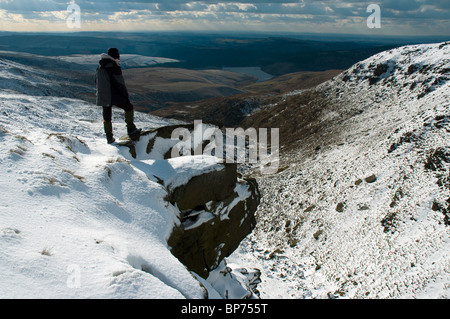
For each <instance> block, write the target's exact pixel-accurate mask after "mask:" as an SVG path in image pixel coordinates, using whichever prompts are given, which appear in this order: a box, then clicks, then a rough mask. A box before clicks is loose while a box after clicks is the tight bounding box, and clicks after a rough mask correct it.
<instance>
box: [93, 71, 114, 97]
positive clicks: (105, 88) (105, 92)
mask: <svg viewBox="0 0 450 319" xmlns="http://www.w3.org/2000/svg"><path fill="white" fill-rule="evenodd" d="M95 84H96V98H97V105H100V106H111V82H110V76H109V74H108V72H107V71H106V70H105V69H104V68H98V69H97V72H96V77H95Z"/></svg>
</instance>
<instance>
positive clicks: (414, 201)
mask: <svg viewBox="0 0 450 319" xmlns="http://www.w3.org/2000/svg"><path fill="white" fill-rule="evenodd" d="M449 57H450V43H441V44H426V45H425V44H424V45H414V46H406V47H402V48H398V49H394V50H391V51H387V52H383V53H380V54H378V55H375V56H373V57H371V58H369V59H367V60H365V61H362V62H360V63H357V64H356V65H354V66H353V67H352V68H350V69H349V70H347V71H346V72H344V73H342V74H341V75H339V76H338V77H336V78H335V79H333V80H331V81H328V82H326V83H324V84H323V85H321V86H319V87H318V88H316V89H315V90H316V91H317V92H318V93H320V94H323V95H324V96H326V98H327V101H328V102H327V103H326V104H325V105H327V107H326V108H325V109H324V111H323V112H322V114H321V115H320V121H321V123H323V126H322V128H321V131H320V132H319V134H320V138H321V139H322V140H321V141H319V139H317V143H321V142H324V144H323V145H322V147H321V148H317V149H316V152H312V153H313V155H309V156H306V155H305V153H304V152H298V153H295V152H293V153H292V154H286V158H285V161H286V165H285V166H284V168H285V170H283V171H280V172H279V173H278V174H275V175H271V176H262V177H260V178H259V179H258V184H259V186H260V189H261V192H262V195H263V197H262V202H261V205H260V207H259V210H258V214H257V221H258V224H257V228H256V230H255V231H254V234H252V235H251V236H249V238H248V240H247V241H245V242H244V243H243V244H242V245H241V248H240V250H239V251H238V252H236V253H235V254H234V255H232V256H231V257H230V258H229V261H231V262H233V261H236V262H241V264H242V260H246V261H247V263H248V265H252V266H254V267H257V268H259V269H261V272H262V276H261V279H262V283H261V284H260V285H259V286H258V288H259V290H260V292H261V297H262V298H449V297H450V253H449V252H450V238H449V235H450V224H449V218H450V215H449V214H450V175H449V171H450V144H449V141H450V81H449V80H450V58H449ZM325 139H327V141H328V142H326V141H325ZM325 142H326V143H325ZM315 146H317V145H314V147H315ZM319 146H320V144H319ZM308 147H309V146H308ZM308 154H311V152H310V153H308Z"/></svg>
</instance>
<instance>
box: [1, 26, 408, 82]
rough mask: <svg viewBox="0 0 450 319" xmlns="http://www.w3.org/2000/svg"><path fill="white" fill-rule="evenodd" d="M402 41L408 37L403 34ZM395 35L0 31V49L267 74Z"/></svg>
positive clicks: (354, 58)
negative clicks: (112, 52)
mask: <svg viewBox="0 0 450 319" xmlns="http://www.w3.org/2000/svg"><path fill="white" fill-rule="evenodd" d="M403 42H404V43H405V44H408V43H409V42H411V39H409V40H403ZM398 45H399V40H398V39H395V40H394V39H392V41H389V40H388V41H386V39H378V40H374V39H367V40H364V39H362V38H359V39H356V38H349V37H345V38H340V37H339V36H336V35H335V36H334V38H332V39H330V38H326V39H325V38H319V37H317V39H314V38H312V37H311V36H310V37H307V38H300V37H293V36H292V35H281V34H280V35H276V36H275V35H269V36H267V35H262V34H253V35H238V34H232V35H227V34H203V33H175V32H166V33H164V32H162V33H99V32H97V33H88V32H87V33H84V32H83V33H67V34H64V33H58V34H51V33H48V34H45V33H44V34H42V33H36V34H32V33H31V34H30V33H0V50H4V51H16V52H27V53H33V54H39V55H45V56H56V55H73V54H88V55H90V54H100V53H102V52H105V51H106V50H107V49H108V48H109V47H117V48H119V50H120V51H121V53H122V54H138V55H143V56H152V57H165V58H170V59H175V60H179V62H178V63H177V64H176V65H173V67H179V68H187V69H205V68H222V67H261V69H262V70H263V71H264V72H266V73H269V74H271V75H282V74H286V73H291V72H298V71H325V70H330V69H346V68H348V67H350V66H351V65H353V64H354V63H356V62H358V61H361V60H363V59H365V58H368V57H369V56H372V55H373V54H375V53H378V52H381V51H384V50H388V49H390V48H393V47H397V46H398Z"/></svg>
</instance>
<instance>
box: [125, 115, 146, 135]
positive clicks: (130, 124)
mask: <svg viewBox="0 0 450 319" xmlns="http://www.w3.org/2000/svg"><path fill="white" fill-rule="evenodd" d="M125 123H126V124H127V132H128V136H129V137H136V136H139V134H140V133H141V131H142V129H138V128H137V127H136V125H134V111H133V110H131V111H125Z"/></svg>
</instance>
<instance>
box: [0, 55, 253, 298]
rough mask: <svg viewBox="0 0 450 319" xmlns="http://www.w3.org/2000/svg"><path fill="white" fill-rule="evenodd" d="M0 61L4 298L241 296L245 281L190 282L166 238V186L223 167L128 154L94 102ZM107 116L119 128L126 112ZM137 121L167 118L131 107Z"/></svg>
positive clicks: (148, 124)
mask: <svg viewBox="0 0 450 319" xmlns="http://www.w3.org/2000/svg"><path fill="white" fill-rule="evenodd" d="M0 69H1V73H0V194H1V200H0V251H1V252H2V253H1V256H0V273H1V274H2V275H1V277H0V287H1V289H0V297H1V298H205V297H206V296H209V297H210V298H223V294H222V295H221V293H222V292H225V290H224V291H219V292H218V291H216V289H214V288H212V286H211V285H215V286H217V287H219V288H220V289H227V290H229V293H230V294H231V296H245V295H249V292H248V291H245V288H243V287H242V286H241V283H244V284H245V281H246V280H247V279H245V278H237V279H236V277H233V278H234V279H233V281H230V280H228V281H223V280H220V278H219V279H217V278H216V277H217V275H216V277H214V278H212V280H211V281H210V282H207V281H205V280H204V279H201V278H197V276H196V275H195V274H194V273H192V272H189V271H188V270H187V269H186V267H185V266H184V265H182V264H181V263H180V262H179V261H178V260H177V259H176V258H175V257H174V256H173V255H172V254H171V252H170V250H169V247H168V245H167V239H168V238H169V235H170V234H171V232H172V230H173V227H174V226H175V225H178V224H179V223H180V220H179V218H178V217H179V215H180V211H179V210H178V209H177V208H176V206H174V205H172V204H171V203H169V202H168V201H167V200H166V197H167V188H166V187H165V185H168V184H170V185H172V186H173V185H178V184H180V183H183V181H188V180H189V179H190V178H192V177H195V176H198V175H200V174H203V173H205V172H209V171H213V170H220V169H222V168H221V166H219V164H218V160H217V159H216V158H214V157H179V158H174V159H168V160H164V159H162V158H159V157H155V158H151V157H149V156H147V158H145V160H141V159H134V158H133V157H132V156H131V154H130V153H129V151H128V149H127V148H126V147H119V146H113V145H108V144H107V143H106V139H105V137H104V133H103V120H102V115H101V109H99V108H98V107H97V106H94V105H92V104H89V103H86V102H83V101H81V100H78V99H74V98H64V97H60V96H61V95H63V94H64V92H58V88H59V87H58V83H59V82H58V80H59V79H58V78H55V77H53V76H50V75H49V74H47V73H45V72H43V71H42V70H38V69H34V68H33V67H29V66H25V65H22V64H19V63H16V62H11V61H8V60H5V59H2V60H0ZM72 93H73V92H72ZM113 116H114V117H113V123H114V130H115V134H116V136H117V137H120V136H121V135H125V133H126V128H125V123H124V121H123V112H122V111H121V110H115V111H114V113H113ZM136 124H137V125H138V126H140V127H143V128H146V129H149V128H154V127H160V126H165V125H169V124H174V122H169V121H166V120H163V119H159V118H156V117H151V116H147V115H145V114H142V113H136ZM223 267H224V266H223ZM220 270H221V268H219V269H218V271H220ZM237 275H239V273H237ZM222 277H223V276H222ZM241 277H242V276H241ZM200 281H201V282H202V283H203V284H202V285H201V284H200ZM205 287H206V288H205ZM207 290H208V291H207ZM233 293H234V295H233ZM250 295H251V293H250Z"/></svg>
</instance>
